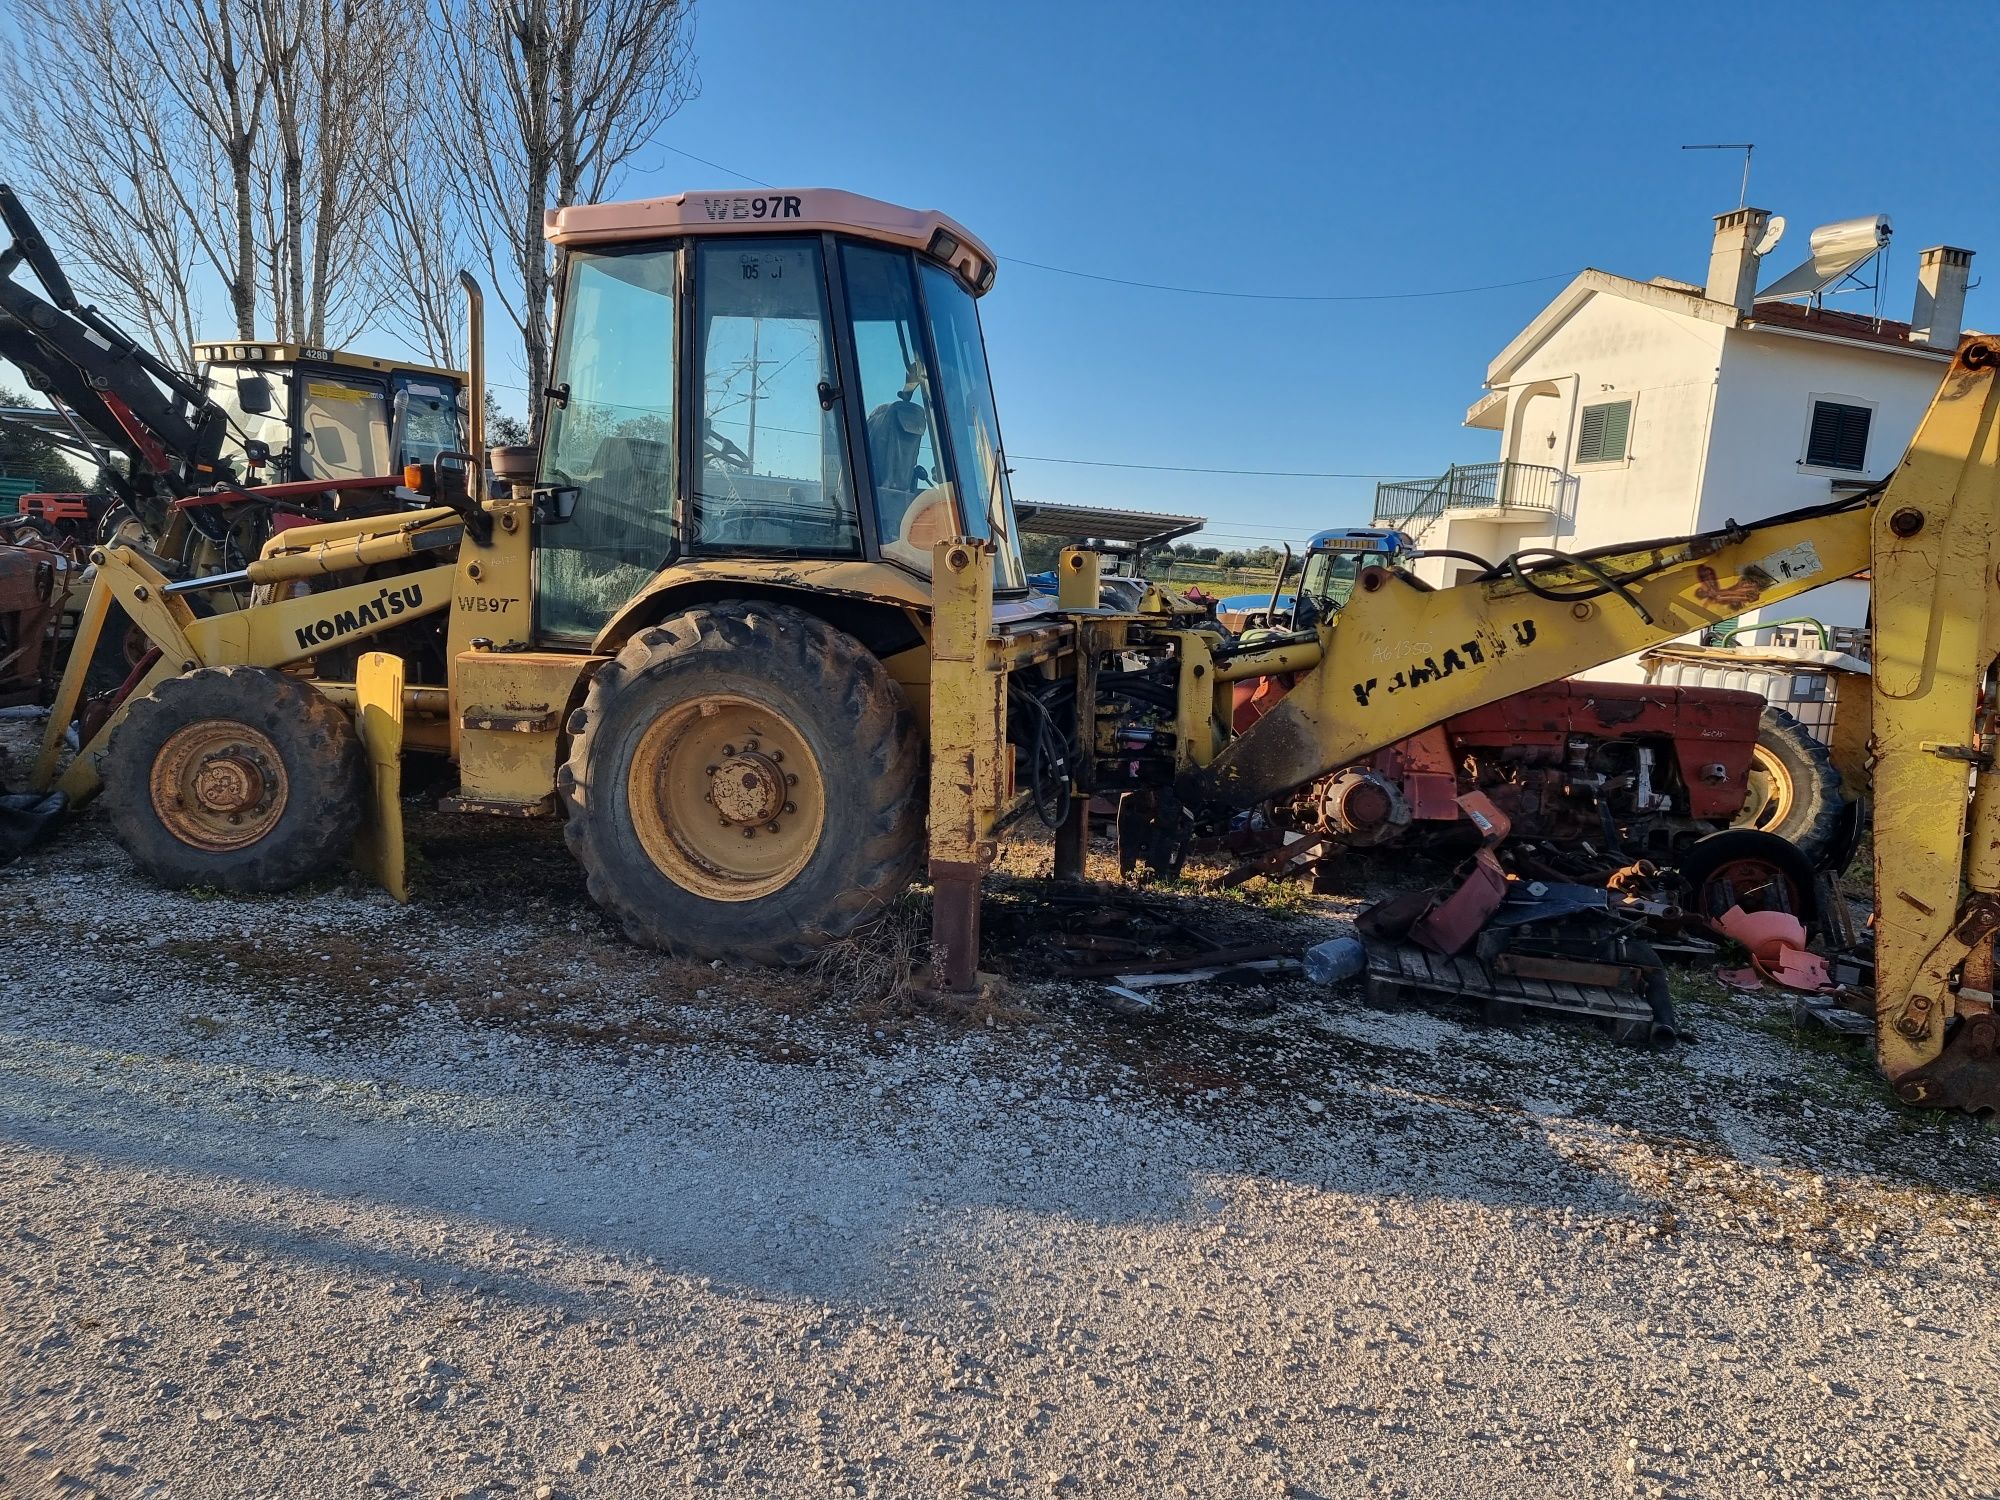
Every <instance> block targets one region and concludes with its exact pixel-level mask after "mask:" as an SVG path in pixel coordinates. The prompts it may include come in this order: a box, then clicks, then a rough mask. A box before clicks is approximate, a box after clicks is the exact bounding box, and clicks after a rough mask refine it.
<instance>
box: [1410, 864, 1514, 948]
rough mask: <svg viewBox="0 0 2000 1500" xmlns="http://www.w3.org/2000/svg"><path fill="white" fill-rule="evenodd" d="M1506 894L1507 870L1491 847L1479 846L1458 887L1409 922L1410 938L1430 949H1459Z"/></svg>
mask: <svg viewBox="0 0 2000 1500" xmlns="http://www.w3.org/2000/svg"><path fill="white" fill-rule="evenodd" d="M1506 894H1507V872H1506V871H1505V870H1503V869H1501V868H1500V861H1499V860H1497V859H1495V858H1494V857H1493V851H1492V850H1491V849H1481V850H1480V851H1479V852H1478V853H1477V854H1475V855H1473V857H1472V859H1471V860H1470V861H1469V862H1468V864H1467V867H1466V873H1465V879H1464V880H1463V881H1461V882H1460V883H1459V885H1458V888H1457V889H1456V890H1454V891H1453V892H1452V893H1451V894H1450V895H1448V896H1446V897H1445V898H1444V899H1443V900H1441V901H1438V902H1437V903H1436V904H1434V905H1433V906H1432V907H1431V909H1430V910H1429V911H1427V912H1425V913H1424V914H1423V915H1422V916H1421V917H1419V918H1418V919H1417V920H1416V922H1415V923H1413V924H1412V925H1411V927H1410V938H1411V940H1412V941H1414V942H1416V943H1418V944H1419V945H1421V946H1423V947H1425V948H1428V949H1430V950H1431V951H1432V952H1433V953H1442V954H1446V955H1450V954H1454V953H1459V952H1462V951H1464V949H1465V948H1466V947H1468V946H1469V945H1470V944H1471V942H1472V940H1473V939H1474V938H1476V937H1477V936H1479V932H1480V929H1481V928H1483V927H1484V926H1485V925H1486V921H1487V918H1489V917H1491V916H1492V915H1493V913H1494V912H1496V911H1498V910H1499V909H1500V903H1501V901H1502V900H1503V899H1504V898H1505V897H1506Z"/></svg>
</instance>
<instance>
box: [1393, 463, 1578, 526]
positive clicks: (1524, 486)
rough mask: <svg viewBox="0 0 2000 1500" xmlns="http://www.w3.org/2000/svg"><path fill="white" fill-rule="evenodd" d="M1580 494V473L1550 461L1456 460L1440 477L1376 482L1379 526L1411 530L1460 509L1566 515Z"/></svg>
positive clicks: (1528, 516)
mask: <svg viewBox="0 0 2000 1500" xmlns="http://www.w3.org/2000/svg"><path fill="white" fill-rule="evenodd" d="M1575 493H1576V476H1575V475H1574V474H1566V473H1564V472H1563V471H1562V470H1561V469H1552V468H1550V467H1549V466H1548V465H1546V464H1523V463H1516V462H1514V461H1513V460H1512V459H1502V460H1501V461H1500V462H1499V463H1492V464H1453V465H1452V466H1451V467H1450V468H1449V469H1447V470H1445V471H1444V473H1442V474H1440V475H1439V476H1438V477H1437V478H1436V479H1405V480H1397V481H1395V482H1393V483H1389V484H1378V485H1376V486H1375V524H1376V525H1377V526H1401V527H1404V528H1405V529H1407V528H1408V527H1409V526H1410V525H1412V524H1416V525H1422V524H1423V523H1424V522H1426V521H1430V520H1432V519H1434V518H1435V517H1437V516H1441V515H1443V514H1444V513H1445V512H1446V511H1454V510H1497V511H1520V512H1522V513H1523V516H1522V518H1523V519H1524V520H1529V519H1538V518H1540V517H1541V516H1543V515H1560V514H1562V513H1563V512H1564V511H1565V510H1567V509H1569V505H1570V501H1571V500H1572V499H1573V498H1574V496H1575ZM1502 519H1505V517H1504V516H1503V517H1502Z"/></svg>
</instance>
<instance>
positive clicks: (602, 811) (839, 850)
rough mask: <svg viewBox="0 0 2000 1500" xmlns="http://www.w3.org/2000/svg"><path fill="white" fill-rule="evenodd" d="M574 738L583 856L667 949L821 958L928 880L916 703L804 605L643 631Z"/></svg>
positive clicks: (594, 698) (747, 608)
mask: <svg viewBox="0 0 2000 1500" xmlns="http://www.w3.org/2000/svg"><path fill="white" fill-rule="evenodd" d="M570 735H571V742H570V754H569V760H568V762H567V763H566V764H565V765H564V766H563V768H562V772H561V774H560V777H559V778H558V779H559V784H560V787H561V791H562V796H563V801H564V805H565V808H566V811H567V814H568V821H567V824H566V826H565V833H566V835H567V837H568V840H569V846H570V849H571V851H572V852H573V853H574V854H575V855H576V857H577V859H578V860H579V861H580V862H581V863H582V865H583V868H584V871H585V874H586V875H587V877H588V879H589V883H590V894H591V897H592V899H594V900H595V901H596V902H597V904H598V905H599V906H601V907H603V908H604V909H605V910H606V911H608V912H610V913H611V914H612V915H613V916H615V917H617V918H618V920H619V921H620V922H621V923H622V924H623V925H624V928H625V931H626V933H627V934H628V935H629V936H630V937H631V938H632V939H633V941H635V942H638V943H641V944H644V945H645V946H647V947H651V948H659V949H663V950H665V951H666V952H669V953H672V954H675V955H677V956H680V957H687V958H726V959H732V960H748V961H750V962H756V963H771V964H798V963H803V962H805V961H806V960H807V959H809V958H810V957H811V956H812V955H813V953H814V952H816V951H817V950H819V949H821V948H823V947H825V946H826V945H827V944H829V943H832V942H835V941H837V940H839V939H841V938H844V937H846V936H847V935H848V934H850V933H852V932H853V931H854V930H855V929H856V928H858V927H859V926H861V925H862V924H863V923H864V922H866V921H868V920H869V919H870V918H872V917H875V916H879V915H880V914H882V913H883V912H884V911H885V910H886V909H887V908H888V906H889V904H890V903H891V902H893V901H894V900H895V899H896V897H897V896H899V895H900V894H901V893H902V892H903V890H904V889H905V888H906V887H907V886H908V885H909V883H910V881H911V879H912V877H913V876H914V875H915V873H916V869H917V864H918V860H919V858H920V856H921V855H922V852H923V830H924V796H923V748H922V741H921V739H920V737H919V735H918V733H917V727H916V722H915V720H914V719H913V718H912V717H911V714H910V708H909V704H908V702H907V701H906V700H905V698H904V697H903V691H902V689H901V688H900V687H899V686H897V684H896V681H895V679H894V678H892V677H890V675H889V673H888V671H887V669H885V668H884V667H883V665H882V663H881V662H880V661H879V660H877V659H876V658H875V656H874V655H873V654H872V653H870V652H869V651H868V650H867V648H866V647H864V646H862V644H861V643H860V642H859V641H856V640H855V639H853V638H852V637H851V636H848V635H846V634H844V633H842V632H841V631H838V630H835V629H834V628H832V627H831V626H829V625H827V624H826V623H825V622H824V621H821V620H818V619H815V618H814V617H813V616H811V615H809V614H806V613H805V612H804V611H802V610H798V609H793V608H790V607H788V606H785V605H781V604H762V603H740V604H714V605H705V606H701V607H699V608H696V609H691V610H688V611H687V612H685V613H683V614H680V615H677V616H675V617H673V618H671V619H669V620H666V621H664V622H663V623H662V624H660V625H657V626H654V627H653V628H651V629H648V630H642V631H640V632H639V633H638V634H637V635H635V636H633V638H632V639H631V641H630V642H628V643H627V645H626V646H625V649H624V650H623V651H621V652H619V653H618V656H617V658H616V659H615V660H613V661H611V662H608V663H606V664H605V666H604V667H603V668H602V669H601V670H599V672H598V673H597V675H596V676H595V677H594V678H593V679H592V680H591V683H590V690H589V694H588V696H587V697H586V699H585V701H584V705H583V707H582V708H580V709H578V710H577V711H576V712H575V713H574V714H573V715H572V716H571V718H570Z"/></svg>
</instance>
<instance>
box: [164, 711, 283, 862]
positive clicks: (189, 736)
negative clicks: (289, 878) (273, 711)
mask: <svg viewBox="0 0 2000 1500" xmlns="http://www.w3.org/2000/svg"><path fill="white" fill-rule="evenodd" d="M148 785H149V790H150V792H151V795H152V799H153V812H154V814H155V815H156V816H157V817H158V818H159V820H160V822H161V824H162V825H164V826H165V828H166V830H167V832H169V833H170V834H172V835H173V836H174V837H175V838H176V839H179V840H180V841H181V842H182V843H183V844H186V845H188V846H190V847H191V848H195V849H205V850H208V851H209V852H211V853H218V854H219V853H224V852H227V851H228V850H231V849H242V848H245V847H247V846H248V845H251V844H254V843H256V842H257V841H258V840H259V839H261V838H263V837H264V835H265V834H267V833H269V832H270V831H271V830H272V829H273V828H275V827H276V826H277V823H278V819H279V818H281V817H282V816H284V812H285V800H286V798H287V796H288V795H289V794H290V789H289V787H288V785H287V782H286V778H285V768H284V763H283V762H282V761H281V760H280V759H279V758H278V747H277V746H276V745H273V744H272V743H271V741H270V740H269V739H268V738H267V737H266V736H264V735H263V734H260V733H259V732H258V731H257V730H255V729H252V728H251V727H250V726H249V725H247V724H239V723H237V722H236V721H235V720H233V719H202V720H200V721H198V722H196V723H193V724H190V725H188V726H187V727H186V728H184V729H178V730H176V731H174V734H173V736H172V738H170V739H169V740H168V741H167V742H166V744H164V745H162V746H161V747H160V753H159V754H158V755H156V756H154V757H153V770H152V774H151V776H150V777H149V778H148Z"/></svg>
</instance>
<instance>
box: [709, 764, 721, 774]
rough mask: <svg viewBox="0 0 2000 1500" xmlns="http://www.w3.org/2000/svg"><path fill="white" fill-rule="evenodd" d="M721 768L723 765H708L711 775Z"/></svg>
mask: <svg viewBox="0 0 2000 1500" xmlns="http://www.w3.org/2000/svg"><path fill="white" fill-rule="evenodd" d="M721 769H722V767H720V766H710V767H708V774H709V775H710V776H713V775H714V774H715V773H716V772H717V771H720V770H721Z"/></svg>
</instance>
